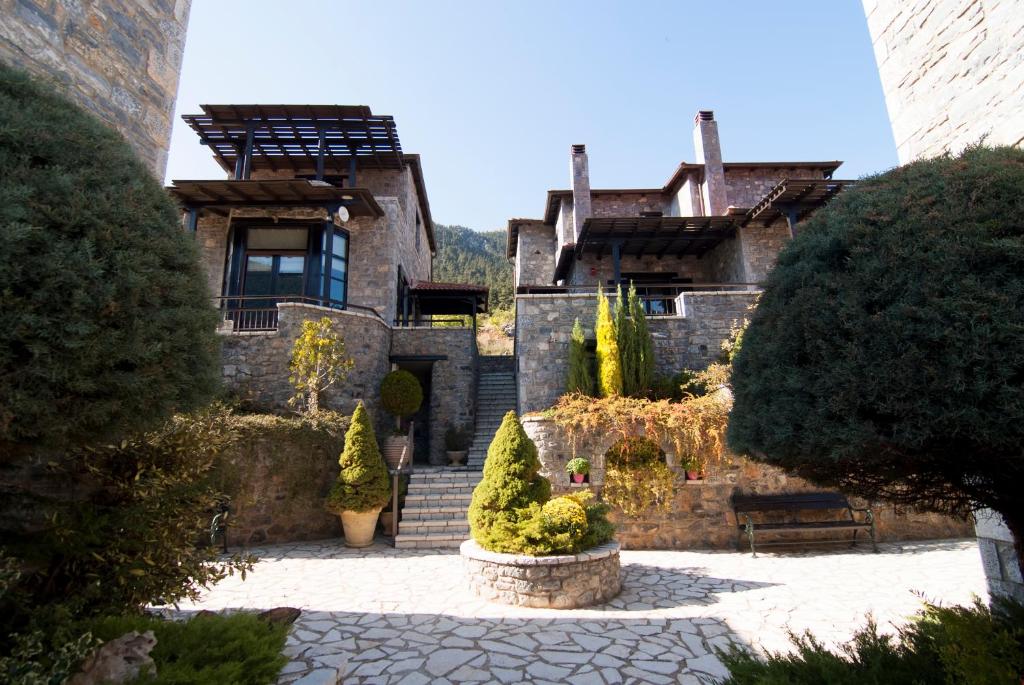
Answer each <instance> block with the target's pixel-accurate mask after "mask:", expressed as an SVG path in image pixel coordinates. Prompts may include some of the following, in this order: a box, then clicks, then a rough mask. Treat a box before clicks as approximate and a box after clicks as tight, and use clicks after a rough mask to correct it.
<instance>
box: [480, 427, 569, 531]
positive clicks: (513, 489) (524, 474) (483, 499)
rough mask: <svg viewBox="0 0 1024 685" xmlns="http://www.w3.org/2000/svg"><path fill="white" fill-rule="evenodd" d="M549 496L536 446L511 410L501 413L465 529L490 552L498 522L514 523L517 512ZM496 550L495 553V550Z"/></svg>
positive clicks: (540, 502)
mask: <svg viewBox="0 0 1024 685" xmlns="http://www.w3.org/2000/svg"><path fill="white" fill-rule="evenodd" d="M550 497H551V483H549V482H548V479H547V478H544V477H543V476H541V475H540V459H538V458H537V446H536V445H534V444H533V440H530V437H529V436H528V435H527V434H526V431H524V430H523V426H522V424H520V423H519V417H518V416H516V413H515V412H514V411H510V412H508V413H507V414H505V418H504V419H503V420H502V422H501V427H499V428H498V431H497V432H496V433H495V434H494V439H493V440H492V441H491V444H490V446H489V447H488V448H487V459H486V460H485V461H484V475H483V478H482V479H481V480H480V482H479V483H478V484H477V486H476V488H475V489H474V490H473V498H472V500H471V502H470V505H469V528H470V532H471V534H472V536H473V539H474V540H476V541H477V542H478V543H479V544H480V546H481V547H483V548H485V549H491V550H494V545H495V544H498V543H499V541H498V540H495V539H494V538H493V537H492V535H493V533H494V531H493V530H492V529H493V528H494V527H495V525H496V524H497V523H499V522H502V523H511V524H514V523H516V522H518V521H519V519H520V510H522V509H525V508H527V507H529V506H530V505H531V504H537V505H538V506H539V505H541V504H543V503H544V502H547V501H548V498H550ZM495 551H496V550H495Z"/></svg>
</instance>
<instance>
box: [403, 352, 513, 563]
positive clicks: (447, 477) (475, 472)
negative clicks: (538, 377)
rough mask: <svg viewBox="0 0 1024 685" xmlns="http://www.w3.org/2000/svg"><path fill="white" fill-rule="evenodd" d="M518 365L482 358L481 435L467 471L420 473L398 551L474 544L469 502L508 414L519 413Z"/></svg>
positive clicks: (478, 431) (422, 470)
mask: <svg viewBox="0 0 1024 685" xmlns="http://www.w3.org/2000/svg"><path fill="white" fill-rule="evenodd" d="M513 364H514V360H513V359H512V357H497V356H494V357H489V356H481V357H480V377H479V380H478V382H477V396H476V399H477V407H476V431H475V433H474V436H473V444H472V446H471V447H470V450H469V458H468V460H467V466H464V467H461V468H459V467H447V466H430V467H417V468H416V470H415V471H414V472H413V473H412V475H411V476H410V479H409V490H408V493H407V494H406V496H405V504H404V505H403V507H402V517H401V521H400V522H399V524H398V535H396V536H395V547H405V548H410V547H411V548H444V547H458V546H459V545H461V544H462V542H463V541H464V540H466V539H468V538H469V520H468V518H467V513H468V511H469V501H470V499H471V498H472V496H473V488H475V487H476V484H477V483H479V482H480V477H481V475H482V474H481V471H480V470H481V468H483V465H484V458H485V457H486V456H487V447H488V446H489V445H490V444H491V438H493V437H494V433H495V432H496V431H497V430H498V426H500V425H501V420H502V418H503V417H504V416H505V413H506V412H508V411H509V410H512V409H515V408H516V387H515V366H514V365H513Z"/></svg>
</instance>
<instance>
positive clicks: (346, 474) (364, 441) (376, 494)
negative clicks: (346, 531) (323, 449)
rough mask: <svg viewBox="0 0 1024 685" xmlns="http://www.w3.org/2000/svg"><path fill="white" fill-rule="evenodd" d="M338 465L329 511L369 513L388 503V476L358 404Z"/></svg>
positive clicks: (370, 426) (328, 498)
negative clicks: (338, 469)
mask: <svg viewBox="0 0 1024 685" xmlns="http://www.w3.org/2000/svg"><path fill="white" fill-rule="evenodd" d="M338 465H339V466H340V467H341V470H340V471H339V473H338V479H337V480H336V481H335V482H334V486H333V487H332V488H331V491H330V493H329V494H328V496H327V509H328V510H329V511H333V512H335V513H339V514H340V513H341V512H343V511H373V510H374V509H380V508H381V507H383V506H384V505H385V504H387V503H388V498H389V497H391V476H390V475H388V467H387V466H386V465H385V464H384V459H383V458H382V457H381V456H380V448H378V447H377V437H376V436H375V435H374V433H373V424H372V423H370V416H369V414H367V413H366V408H365V407H364V406H363V403H362V402H360V403H359V404H357V405H356V410H355V412H354V413H353V414H352V423H351V424H350V425H349V427H348V431H346V432H345V448H344V449H343V450H342V452H341V456H340V457H338Z"/></svg>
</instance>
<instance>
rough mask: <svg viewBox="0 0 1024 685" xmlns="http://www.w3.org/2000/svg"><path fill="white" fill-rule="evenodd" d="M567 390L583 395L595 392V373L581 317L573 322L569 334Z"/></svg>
mask: <svg viewBox="0 0 1024 685" xmlns="http://www.w3.org/2000/svg"><path fill="white" fill-rule="evenodd" d="M565 391H566V392H567V393H574V392H575V393H581V394H583V395H593V394H594V374H593V372H592V370H591V365H590V357H589V355H588V354H587V340H586V338H585V337H584V335H583V326H581V325H580V320H579V319H576V320H575V321H574V322H573V324H572V334H571V335H570V336H569V375H568V378H567V379H566V382H565Z"/></svg>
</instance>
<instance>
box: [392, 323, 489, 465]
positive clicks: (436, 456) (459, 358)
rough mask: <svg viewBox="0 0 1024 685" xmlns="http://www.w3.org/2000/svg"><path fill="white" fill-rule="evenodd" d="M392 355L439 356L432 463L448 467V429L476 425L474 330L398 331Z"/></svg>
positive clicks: (434, 374) (433, 386)
mask: <svg viewBox="0 0 1024 685" xmlns="http://www.w3.org/2000/svg"><path fill="white" fill-rule="evenodd" d="M391 354H393V355H436V354H443V355H445V356H446V357H447V359H444V360H440V361H436V362H434V363H433V365H432V370H431V375H430V463H431V464H447V463H448V459H447V457H446V456H445V446H444V434H445V430H446V429H447V427H448V426H449V425H452V426H466V427H470V428H471V427H472V426H473V425H474V424H475V421H476V413H475V412H476V379H477V349H476V334H475V332H474V331H473V329H471V328H424V327H413V328H396V329H394V331H393V333H392V338H391Z"/></svg>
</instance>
